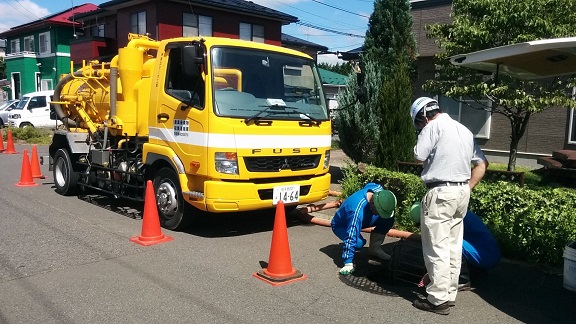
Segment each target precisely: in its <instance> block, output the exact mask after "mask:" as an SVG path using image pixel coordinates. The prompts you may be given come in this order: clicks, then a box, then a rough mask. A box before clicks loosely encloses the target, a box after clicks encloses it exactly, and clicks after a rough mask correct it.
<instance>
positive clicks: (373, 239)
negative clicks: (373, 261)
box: [368, 232, 390, 261]
mask: <svg viewBox="0 0 576 324" xmlns="http://www.w3.org/2000/svg"><path fill="white" fill-rule="evenodd" d="M385 237H386V234H380V233H376V232H372V233H370V245H369V246H368V253H370V255H371V256H373V257H376V258H378V259H381V260H384V261H388V260H390V255H389V254H388V253H386V252H384V250H382V243H384V238H385Z"/></svg>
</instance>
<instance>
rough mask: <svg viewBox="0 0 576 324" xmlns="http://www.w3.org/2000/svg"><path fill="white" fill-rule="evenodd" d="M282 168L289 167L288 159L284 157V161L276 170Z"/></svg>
mask: <svg viewBox="0 0 576 324" xmlns="http://www.w3.org/2000/svg"><path fill="white" fill-rule="evenodd" d="M282 169H290V163H288V159H284V163H283V164H282V165H281V166H280V169H279V170H278V171H280V170H282Z"/></svg>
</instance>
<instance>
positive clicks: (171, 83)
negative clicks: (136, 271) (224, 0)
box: [49, 34, 331, 229]
mask: <svg viewBox="0 0 576 324" xmlns="http://www.w3.org/2000/svg"><path fill="white" fill-rule="evenodd" d="M129 39H130V41H129V43H128V45H127V46H126V47H123V48H120V49H119V51H118V55H117V56H115V57H114V58H113V59H112V60H111V61H110V62H97V61H92V62H83V63H82V67H81V68H78V69H77V70H76V71H73V72H71V73H70V74H69V75H66V76H63V77H62V79H61V80H60V82H59V83H58V85H57V86H56V89H55V93H54V101H53V102H52V109H53V118H56V119H58V120H60V121H62V122H63V124H64V128H65V129H62V130H58V131H56V132H55V134H54V137H53V139H52V143H51V144H50V148H49V154H50V169H51V170H52V171H53V175H54V183H55V188H56V189H55V190H56V192H58V193H59V194H62V195H73V194H77V193H79V190H80V191H82V190H86V189H92V190H93V189H96V190H98V191H100V192H103V193H106V194H109V195H111V196H114V197H120V198H126V199H131V200H136V201H142V200H143V199H144V192H145V190H144V189H145V185H146V183H147V181H148V180H151V181H152V183H153V186H154V192H155V195H156V200H157V205H158V212H159V216H160V222H161V225H162V226H163V227H164V228H167V229H180V228H182V227H184V226H186V225H187V224H188V221H189V220H190V219H192V218H193V217H194V214H195V210H196V209H200V210H205V211H208V212H214V213H221V212H237V211H249V210H258V209H266V208H273V207H274V206H275V205H276V204H277V203H278V201H280V200H282V201H283V202H284V203H285V205H286V206H287V208H295V207H296V206H297V205H298V204H306V203H312V202H316V201H319V200H322V199H324V198H326V197H327V196H328V191H329V188H330V174H329V172H328V171H329V164H330V147H331V124H330V116H329V112H328V107H327V104H326V99H325V96H324V92H323V89H322V82H321V80H320V76H319V73H318V70H317V67H316V64H315V62H314V60H313V59H312V58H311V57H310V56H308V55H306V54H304V53H301V52H298V51H294V50H291V49H287V48H283V47H278V46H272V45H267V44H261V43H255V42H249V41H242V40H238V39H228V38H218V37H195V38H174V39H167V40H162V41H155V40H152V39H149V38H147V37H146V36H141V35H134V34H131V35H129ZM196 212H197V211H196Z"/></svg>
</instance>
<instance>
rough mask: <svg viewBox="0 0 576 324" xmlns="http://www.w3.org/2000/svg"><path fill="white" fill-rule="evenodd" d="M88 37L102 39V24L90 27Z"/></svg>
mask: <svg viewBox="0 0 576 324" xmlns="http://www.w3.org/2000/svg"><path fill="white" fill-rule="evenodd" d="M90 35H91V36H99V37H104V24H98V25H94V26H92V27H90Z"/></svg>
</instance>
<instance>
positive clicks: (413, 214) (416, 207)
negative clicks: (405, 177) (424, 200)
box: [410, 202, 421, 224]
mask: <svg viewBox="0 0 576 324" xmlns="http://www.w3.org/2000/svg"><path fill="white" fill-rule="evenodd" d="M420 211H421V207H420V202H415V203H414V204H413V205H412V207H410V219H411V220H412V221H413V222H414V223H416V224H418V223H420Z"/></svg>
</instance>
